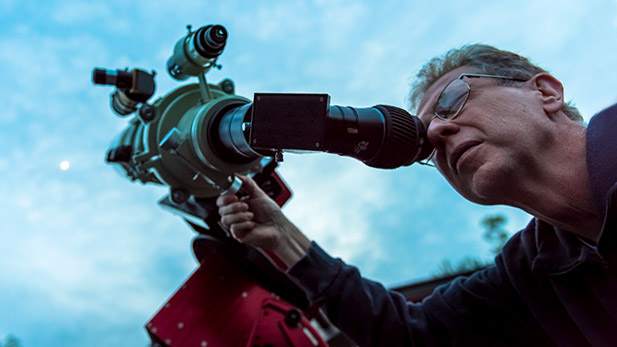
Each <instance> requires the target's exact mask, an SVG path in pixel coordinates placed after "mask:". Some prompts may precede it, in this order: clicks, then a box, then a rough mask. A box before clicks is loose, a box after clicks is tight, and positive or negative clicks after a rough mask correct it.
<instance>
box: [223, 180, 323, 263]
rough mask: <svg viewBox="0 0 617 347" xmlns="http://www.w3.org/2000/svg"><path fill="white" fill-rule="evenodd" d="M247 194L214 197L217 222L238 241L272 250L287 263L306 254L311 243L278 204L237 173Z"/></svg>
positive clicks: (252, 182) (253, 182)
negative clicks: (218, 215)
mask: <svg viewBox="0 0 617 347" xmlns="http://www.w3.org/2000/svg"><path fill="white" fill-rule="evenodd" d="M239 178H240V179H241V180H242V182H243V184H242V189H243V190H244V191H245V192H246V193H247V194H248V195H247V196H244V197H242V198H238V197H237V196H236V195H233V194H226V195H221V196H219V197H218V199H217V200H216V204H217V206H218V207H219V214H220V215H221V223H222V224H223V226H224V227H226V228H227V229H228V230H229V231H230V232H231V234H232V235H233V237H234V238H236V239H237V240H238V241H240V242H242V243H245V244H248V245H250V246H254V247H260V248H265V249H270V250H272V251H274V252H275V253H276V254H277V255H278V256H279V257H280V258H281V260H283V261H284V262H285V263H286V264H287V265H288V266H291V265H293V264H295V263H296V262H297V261H298V260H300V258H302V257H303V256H304V254H306V252H307V250H308V248H309V247H310V244H311V242H310V241H309V240H308V239H307V238H306V236H304V235H303V234H302V232H301V231H300V230H298V228H296V226H295V225H293V223H291V221H289V219H287V217H285V215H283V212H282V211H281V209H280V207H279V206H278V205H277V204H276V202H274V200H272V199H271V198H270V197H269V196H268V195H267V194H266V193H264V191H263V190H261V188H259V186H258V185H257V184H256V183H255V181H253V180H252V179H251V178H249V177H244V176H239Z"/></svg>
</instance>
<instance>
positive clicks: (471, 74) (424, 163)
mask: <svg viewBox="0 0 617 347" xmlns="http://www.w3.org/2000/svg"><path fill="white" fill-rule="evenodd" d="M463 77H476V78H480V77H488V78H499V79H504V80H510V81H516V82H526V81H528V80H526V79H522V78H516V77H510V76H502V75H488V74H480V73H462V74H460V75H459V76H458V77H457V78H454V79H452V80H451V81H450V82H448V84H446V86H445V87H443V89H442V90H441V93H439V97H437V100H435V105H437V103H438V102H439V99H441V97H442V96H443V95H444V92H445V91H446V89H448V87H449V86H450V84H452V83H453V82H454V81H456V80H461V81H462V82H463V83H465V85H466V86H467V93H465V100H463V102H462V103H461V106H460V107H459V108H458V110H456V112H455V113H454V115H453V116H452V117H450V118H447V117H443V116H442V115H439V114H437V112H436V111H433V117H432V118H431V121H432V120H433V119H435V118H439V119H440V120H442V121H451V120H453V119H454V118H456V117H458V115H459V114H460V113H461V111H462V110H463V107H465V104H467V100H468V99H469V94H470V93H471V86H470V85H469V83H467V81H465V80H464V79H463ZM433 109H435V106H433ZM435 152H437V149H436V148H435V149H433V151H432V152H431V154H430V155H429V156H428V157H427V158H426V159H425V160H423V161H420V162H419V163H420V164H422V165H426V166H432V167H435V165H434V164H432V163H431V160H432V159H433V157H434V156H435Z"/></svg>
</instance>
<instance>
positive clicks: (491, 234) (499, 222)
mask: <svg viewBox="0 0 617 347" xmlns="http://www.w3.org/2000/svg"><path fill="white" fill-rule="evenodd" d="M506 221H507V219H506V217H505V216H504V215H502V214H496V215H490V216H484V217H483V218H482V220H481V221H480V225H481V226H482V227H484V229H485V230H484V234H482V238H483V239H484V240H485V241H486V242H488V243H490V244H492V246H493V248H492V249H491V253H492V255H494V256H495V255H497V254H499V252H501V249H502V248H503V246H504V245H505V244H506V242H507V241H508V237H509V233H508V232H507V231H506V230H505V229H504V228H503V226H504V225H505V224H506ZM491 262H492V261H488V262H487V261H483V260H482V259H480V258H479V257H471V256H467V257H465V258H463V259H461V260H460V261H459V262H458V263H456V264H452V262H451V261H450V260H449V259H444V260H442V261H441V264H439V266H438V267H437V271H436V273H435V277H446V276H451V275H456V274H458V273H463V272H468V271H473V270H477V269H480V268H483V267H485V266H488V265H489V264H490V263H491Z"/></svg>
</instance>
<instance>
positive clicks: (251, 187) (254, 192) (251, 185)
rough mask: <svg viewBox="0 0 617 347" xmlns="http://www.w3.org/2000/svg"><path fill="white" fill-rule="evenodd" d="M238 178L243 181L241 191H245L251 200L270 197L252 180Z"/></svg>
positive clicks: (245, 177)
mask: <svg viewBox="0 0 617 347" xmlns="http://www.w3.org/2000/svg"><path fill="white" fill-rule="evenodd" d="M236 176H238V178H239V179H240V180H241V181H242V188H241V189H242V190H244V191H245V192H246V193H247V194H248V195H249V196H250V197H251V198H263V197H268V194H266V193H265V192H264V191H263V190H261V188H259V186H258V185H257V183H256V182H255V181H254V180H253V179H252V178H250V177H248V176H243V175H236Z"/></svg>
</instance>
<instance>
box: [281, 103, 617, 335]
mask: <svg viewBox="0 0 617 347" xmlns="http://www.w3.org/2000/svg"><path fill="white" fill-rule="evenodd" d="M587 167H588V172H589V176H590V177H589V180H590V185H591V188H592V191H593V192H592V193H593V198H594V201H595V203H596V205H597V207H598V209H599V211H600V212H601V213H602V215H603V216H604V217H605V218H604V225H603V228H602V235H601V238H600V241H599V243H598V246H597V248H596V247H593V246H591V245H590V244H588V243H586V242H585V241H584V240H582V239H580V238H579V237H577V236H576V235H575V234H572V233H569V232H567V231H564V230H561V229H559V228H557V227H555V226H552V225H550V224H548V223H546V222H543V221H541V220H539V219H536V218H534V219H532V220H531V222H530V223H529V225H528V226H527V227H526V228H525V229H524V230H522V231H520V232H518V233H517V234H515V235H514V236H512V238H511V239H510V240H509V241H508V243H507V244H506V245H505V247H504V248H503V251H502V253H501V254H499V255H498V256H497V257H496V258H495V265H494V266H491V267H489V268H486V269H484V270H481V271H478V272H476V273H474V274H473V275H471V276H470V277H460V278H457V279H455V280H454V281H452V282H451V283H449V284H446V285H443V286H441V287H438V288H437V289H436V290H435V291H434V293H433V294H431V295H430V296H429V297H427V298H426V299H424V300H423V301H422V303H408V302H406V301H405V299H404V297H403V296H402V295H400V294H398V293H395V292H390V291H388V290H386V289H385V288H384V287H383V286H382V285H381V284H379V283H376V282H372V281H369V280H367V279H364V278H362V277H361V276H360V273H359V272H358V270H357V269H356V268H354V267H352V266H348V265H346V264H344V263H343V262H342V261H341V260H340V259H334V258H332V257H331V256H329V255H328V254H326V253H325V252H324V251H323V250H322V249H321V248H319V246H317V244H315V243H313V244H312V246H311V248H310V250H309V252H308V254H307V255H306V256H305V257H304V258H303V259H302V260H300V262H298V263H297V264H296V265H294V266H293V267H292V268H291V269H290V270H289V271H288V273H289V274H290V276H291V277H292V278H294V279H296V280H297V281H298V283H299V284H300V285H301V286H302V287H303V288H304V290H305V291H306V293H307V295H308V297H309V300H311V301H312V302H316V303H319V304H322V305H323V307H324V309H325V310H326V312H327V315H328V316H329V317H330V319H331V320H332V322H333V323H334V324H335V325H337V326H338V327H339V328H340V329H341V330H343V331H344V332H345V333H346V334H347V335H349V336H350V337H351V338H352V339H354V340H355V341H356V342H357V343H358V344H359V345H360V346H434V345H447V346H457V345H458V346H470V345H478V346H499V345H507V346H512V345H514V346H517V345H519V346H530V345H532V346H536V345H537V346H550V345H559V346H588V345H593V346H617V250H616V247H617V184H616V182H617V105H614V106H612V107H610V108H608V109H606V110H604V111H602V112H601V113H599V114H597V115H596V116H594V117H593V118H592V120H591V121H590V123H589V126H588V128H587Z"/></svg>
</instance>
